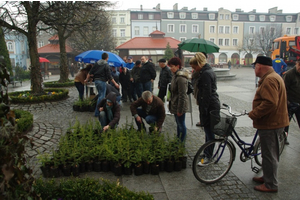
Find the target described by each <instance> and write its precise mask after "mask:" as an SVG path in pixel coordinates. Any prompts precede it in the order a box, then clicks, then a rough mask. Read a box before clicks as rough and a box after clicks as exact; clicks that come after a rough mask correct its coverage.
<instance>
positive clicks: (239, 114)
mask: <svg viewBox="0 0 300 200" xmlns="http://www.w3.org/2000/svg"><path fill="white" fill-rule="evenodd" d="M223 106H224V107H225V109H226V110H228V112H229V114H231V115H232V116H234V117H239V116H243V115H248V114H249V113H248V112H247V111H246V110H244V112H242V113H234V112H232V111H231V107H230V106H229V105H227V104H225V103H223Z"/></svg>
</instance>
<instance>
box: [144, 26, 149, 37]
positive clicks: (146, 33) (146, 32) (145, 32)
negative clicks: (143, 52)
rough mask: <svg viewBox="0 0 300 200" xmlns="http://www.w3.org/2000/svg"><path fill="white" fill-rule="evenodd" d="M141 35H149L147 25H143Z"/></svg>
mask: <svg viewBox="0 0 300 200" xmlns="http://www.w3.org/2000/svg"><path fill="white" fill-rule="evenodd" d="M143 35H144V36H148V35H149V27H148V26H144V27H143Z"/></svg>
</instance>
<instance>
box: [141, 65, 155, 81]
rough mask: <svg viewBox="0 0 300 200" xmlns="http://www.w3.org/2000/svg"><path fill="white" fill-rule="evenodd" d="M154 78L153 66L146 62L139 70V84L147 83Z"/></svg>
mask: <svg viewBox="0 0 300 200" xmlns="http://www.w3.org/2000/svg"><path fill="white" fill-rule="evenodd" d="M155 77H156V71H155V66H154V64H153V63H151V62H146V63H145V64H143V66H142V68H141V70H140V82H141V83H147V82H149V81H151V79H153V80H154V79H155Z"/></svg>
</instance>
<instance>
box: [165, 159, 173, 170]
mask: <svg viewBox="0 0 300 200" xmlns="http://www.w3.org/2000/svg"><path fill="white" fill-rule="evenodd" d="M165 167H166V172H173V171H174V161H173V160H168V161H166V166H165Z"/></svg>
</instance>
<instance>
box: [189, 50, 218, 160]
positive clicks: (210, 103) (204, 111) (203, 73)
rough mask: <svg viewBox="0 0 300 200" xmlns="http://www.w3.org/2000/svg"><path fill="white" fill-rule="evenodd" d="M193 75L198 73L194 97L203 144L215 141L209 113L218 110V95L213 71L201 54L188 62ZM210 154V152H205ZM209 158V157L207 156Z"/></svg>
mask: <svg viewBox="0 0 300 200" xmlns="http://www.w3.org/2000/svg"><path fill="white" fill-rule="evenodd" d="M190 65H191V67H192V68H193V69H194V70H195V72H194V73H199V74H198V75H199V78H198V79H197V81H198V82H197V83H195V85H197V90H198V92H197V94H196V95H195V97H196V100H197V104H198V105H199V107H200V126H202V127H203V128H204V132H205V142H208V141H211V140H214V139H215V136H214V133H213V132H212V130H211V127H210V125H211V124H210V112H211V111H212V110H220V101H219V95H218V93H217V77H216V74H215V72H214V71H213V69H212V68H211V67H210V65H209V64H207V61H206V57H205V55H204V54H203V53H197V54H196V55H195V56H194V57H193V58H191V60H190ZM206 153H207V154H210V152H206ZM207 156H210V155H207Z"/></svg>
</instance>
